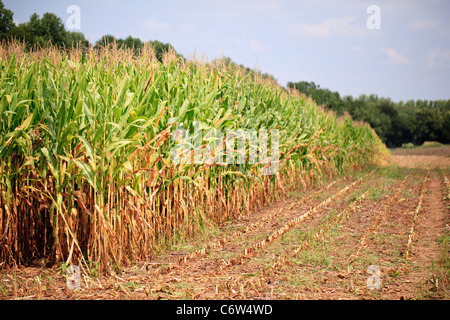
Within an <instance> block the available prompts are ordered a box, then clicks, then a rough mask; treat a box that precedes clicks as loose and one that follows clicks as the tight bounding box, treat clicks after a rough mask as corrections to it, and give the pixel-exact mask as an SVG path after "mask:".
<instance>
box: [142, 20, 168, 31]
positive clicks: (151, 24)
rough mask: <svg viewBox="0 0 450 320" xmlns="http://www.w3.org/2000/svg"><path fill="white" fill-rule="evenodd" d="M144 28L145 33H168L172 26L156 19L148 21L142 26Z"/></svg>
mask: <svg viewBox="0 0 450 320" xmlns="http://www.w3.org/2000/svg"><path fill="white" fill-rule="evenodd" d="M142 27H143V29H144V30H145V31H148V32H152V31H167V30H169V29H170V25H169V24H168V23H163V22H158V21H156V20H154V19H147V20H145V21H144V23H143V24H142Z"/></svg>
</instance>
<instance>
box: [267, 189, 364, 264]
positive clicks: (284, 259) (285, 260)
mask: <svg viewBox="0 0 450 320" xmlns="http://www.w3.org/2000/svg"><path fill="white" fill-rule="evenodd" d="M366 196H367V191H366V192H364V193H363V194H361V195H360V196H359V197H358V198H356V199H354V200H353V201H352V202H351V203H349V204H348V206H347V207H346V208H345V209H344V210H343V211H341V212H340V213H339V214H338V215H336V216H335V217H334V219H335V220H336V221H338V220H339V219H340V218H341V217H347V215H348V214H349V213H351V212H354V211H355V210H356V206H357V205H358V204H359V203H360V202H361V201H363V200H364V199H365V198H366ZM321 230H323V228H322V227H321V226H319V227H318V228H317V231H321ZM307 247H309V242H308V241H304V243H302V245H301V246H299V247H298V248H296V249H295V250H294V251H293V252H287V253H286V254H284V255H283V256H281V257H279V258H278V259H277V261H276V262H275V263H274V264H273V265H272V266H271V267H270V268H269V269H268V270H267V271H265V272H272V271H274V270H276V269H278V268H280V267H282V266H284V265H286V264H287V263H288V262H289V260H290V259H291V258H293V257H295V256H296V255H297V254H298V253H299V252H300V251H301V250H303V249H305V248H307Z"/></svg>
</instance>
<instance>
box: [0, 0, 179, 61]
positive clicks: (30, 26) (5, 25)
mask: <svg viewBox="0 0 450 320" xmlns="http://www.w3.org/2000/svg"><path fill="white" fill-rule="evenodd" d="M13 15H14V14H13V12H12V11H11V10H9V9H7V8H5V6H4V4H3V2H2V1H1V0H0V42H2V41H5V40H16V41H21V42H23V43H25V44H26V46H27V47H28V48H33V47H35V46H40V47H45V46H48V45H52V46H57V47H59V48H61V49H71V48H73V47H78V48H82V49H83V48H88V47H90V46H92V47H94V48H99V47H100V46H112V45H113V44H115V45H117V46H118V47H119V48H120V47H123V48H130V49H133V50H135V51H136V52H138V51H139V50H141V49H142V48H143V47H144V45H145V42H143V41H141V39H139V38H134V37H132V36H129V37H127V38H125V39H120V38H116V37H114V36H113V35H110V34H107V35H104V36H103V37H102V38H101V39H100V40H98V41H97V42H95V44H93V45H92V44H91V43H90V42H89V41H88V40H87V39H86V38H85V36H84V34H83V33H81V32H74V31H68V30H66V28H65V26H64V23H63V21H62V19H61V18H59V17H58V16H57V15H55V14H54V13H49V12H47V13H45V14H44V15H43V16H42V17H39V15H38V14H37V13H34V14H33V15H31V17H30V19H29V21H27V22H24V23H20V24H18V25H16V24H15V23H14V19H13ZM150 42H151V44H152V46H153V48H154V49H155V54H156V57H157V59H158V60H160V61H162V56H163V54H164V53H165V52H167V51H169V50H170V49H172V50H173V51H174V52H175V54H177V55H179V54H178V53H176V51H175V49H174V48H173V46H172V45H171V44H170V43H163V42H160V41H157V40H154V41H150Z"/></svg>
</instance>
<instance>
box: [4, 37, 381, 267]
mask: <svg viewBox="0 0 450 320" xmlns="http://www.w3.org/2000/svg"><path fill="white" fill-rule="evenodd" d="M0 68H1V76H0V117H1V121H0V141H1V142H0V264H2V263H4V264H5V265H15V264H27V263H31V262H33V261H35V260H36V259H43V258H45V259H46V261H48V262H49V263H61V262H65V263H67V264H69V263H74V264H80V265H81V266H85V267H87V266H88V265H89V264H90V263H97V264H98V265H99V266H100V268H101V270H103V271H108V270H111V268H115V267H120V266H123V265H127V264H129V263H131V262H133V261H136V260H140V259H146V258H148V257H149V256H151V255H154V254H156V253H157V252H158V250H159V248H161V246H163V245H165V244H168V243H169V244H170V243H174V242H177V241H181V240H183V239H185V238H188V237H193V236H195V235H196V234H198V233H199V232H201V231H202V228H204V227H205V226H207V225H210V224H221V223H223V222H226V221H229V220H231V219H233V218H236V217H238V216H241V215H245V214H248V213H250V212H251V211H252V210H255V209H257V208H259V207H261V206H264V205H267V204H269V203H271V202H273V201H275V200H277V199H281V198H283V197H284V196H285V195H286V193H287V192H288V191H290V190H294V189H296V188H300V187H303V188H307V187H308V185H310V184H311V182H312V181H313V180H314V179H317V178H320V177H321V176H322V175H338V174H341V173H345V172H346V171H348V170H357V169H359V168H361V167H363V166H366V165H368V164H371V163H376V162H379V161H382V160H383V158H384V157H385V156H386V154H387V152H386V149H385V147H384V145H383V144H382V143H381V141H380V140H379V138H378V137H377V135H376V134H375V133H374V131H373V130H372V129H371V128H370V127H369V126H368V125H366V124H364V123H353V122H352V120H351V119H350V118H348V117H344V118H337V117H336V116H335V115H334V114H332V113H328V112H325V111H324V110H322V109H321V108H320V107H319V106H317V105H316V104H315V103H314V101H312V100H310V99H309V98H307V97H305V96H303V95H299V94H298V93H295V92H291V91H288V90H285V89H284V88H282V87H281V86H279V85H277V84H276V83H274V82H272V81H270V80H267V79H265V78H263V77H261V76H260V75H259V74H258V73H257V72H255V73H245V72H244V70H241V69H240V68H238V67H236V66H234V65H230V64H227V63H226V61H225V60H224V59H217V60H214V61H212V62H207V61H206V62H205V61H201V60H198V59H196V58H195V57H194V58H192V59H188V60H183V59H181V58H177V57H176V55H175V54H174V53H173V52H168V53H166V55H165V56H164V59H163V63H160V62H158V60H157V59H156V57H155V54H154V51H153V49H152V47H151V46H146V47H144V49H143V50H142V51H141V52H140V53H136V52H134V51H132V50H126V49H122V48H117V47H112V48H111V47H108V48H102V49H99V50H94V49H90V50H89V51H88V52H82V51H81V50H77V49H76V48H75V49H72V50H70V51H68V52H61V51H58V50H57V49H55V48H41V49H38V50H33V51H31V52H29V51H26V50H25V49H24V48H23V46H22V45H20V44H17V43H9V44H6V43H4V44H2V46H1V48H0ZM194 121H201V122H202V123H203V125H204V127H206V128H214V129H216V130H218V131H220V132H226V130H228V129H234V130H238V129H252V130H255V131H258V130H260V129H266V130H267V131H270V130H274V129H277V130H278V131H279V149H280V150H279V170H278V172H277V173H276V174H274V175H262V174H261V170H262V169H263V165H262V164H261V163H250V162H246V163H243V164H226V165H224V164H198V163H184V164H176V163H174V162H173V161H172V159H171V157H170V151H171V150H172V149H173V147H174V145H175V143H176V142H175V141H174V139H172V138H171V133H172V132H173V130H174V128H175V127H176V126H177V125H179V124H181V123H183V125H184V126H185V127H186V128H187V129H188V130H193V123H194ZM206 144H207V141H203V145H202V146H201V147H202V148H205V147H206Z"/></svg>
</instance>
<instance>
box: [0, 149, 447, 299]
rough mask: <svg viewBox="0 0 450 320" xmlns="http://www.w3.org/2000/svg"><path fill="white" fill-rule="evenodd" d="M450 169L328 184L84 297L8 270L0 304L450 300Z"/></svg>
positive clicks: (0, 278) (85, 284)
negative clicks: (375, 283)
mask: <svg viewBox="0 0 450 320" xmlns="http://www.w3.org/2000/svg"><path fill="white" fill-rule="evenodd" d="M418 157H420V158H418ZM421 157H426V158H421ZM448 160H449V158H448V157H447V156H443V155H440V154H439V155H432V154H427V155H410V156H408V155H398V156H397V155H393V164H392V165H391V166H390V167H385V168H372V169H370V170H368V171H366V172H358V173H354V174H352V175H349V176H347V177H334V178H330V179H328V180H326V179H324V180H323V181H322V183H321V184H320V185H316V186H312V187H310V188H309V189H307V190H299V191H298V192H296V193H295V194H292V196H291V197H289V198H287V200H286V201H283V202H278V203H275V204H273V205H272V206H270V207H267V208H264V209H261V210H260V211H258V212H254V213H253V214H251V215H249V216H245V217H242V218H241V219H240V220H238V221H234V222H230V223H228V224H225V225H223V226H221V227H220V228H215V227H210V228H208V230H207V232H205V235H203V236H202V237H199V238H198V239H195V241H191V242H189V243H186V244H183V245H179V246H174V247H172V248H168V250H167V251H165V252H162V253H161V254H159V255H157V256H155V257H152V259H150V260H148V261H142V262H139V263H136V264H135V265H133V266H132V267H130V268H128V269H127V270H123V271H122V272H121V273H117V274H116V275H113V276H109V277H105V276H101V275H97V274H96V270H95V268H93V269H91V270H88V271H86V272H89V273H91V274H92V275H93V276H92V277H88V276H83V277H82V280H81V289H78V290H68V289H67V286H66V275H65V272H64V271H61V269H60V267H54V268H51V269H47V268H40V267H19V268H18V269H17V270H7V269H3V270H1V271H0V299H449V298H450V282H449V281H450V244H449V239H450V236H449V232H450V227H449V225H450V215H449V214H450V209H449V207H450V201H449V199H448V194H449V185H448V179H449V178H450V170H449V169H448V167H446V166H441V165H439V166H435V164H442V163H446V162H448ZM369 266H374V267H372V268H373V270H379V271H380V273H379V274H377V273H372V274H369V273H368V272H367V270H368V268H369ZM371 279H374V280H379V283H380V288H379V289H377V288H374V289H370V288H369V286H372V282H370V280H371ZM368 280H369V281H368Z"/></svg>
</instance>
